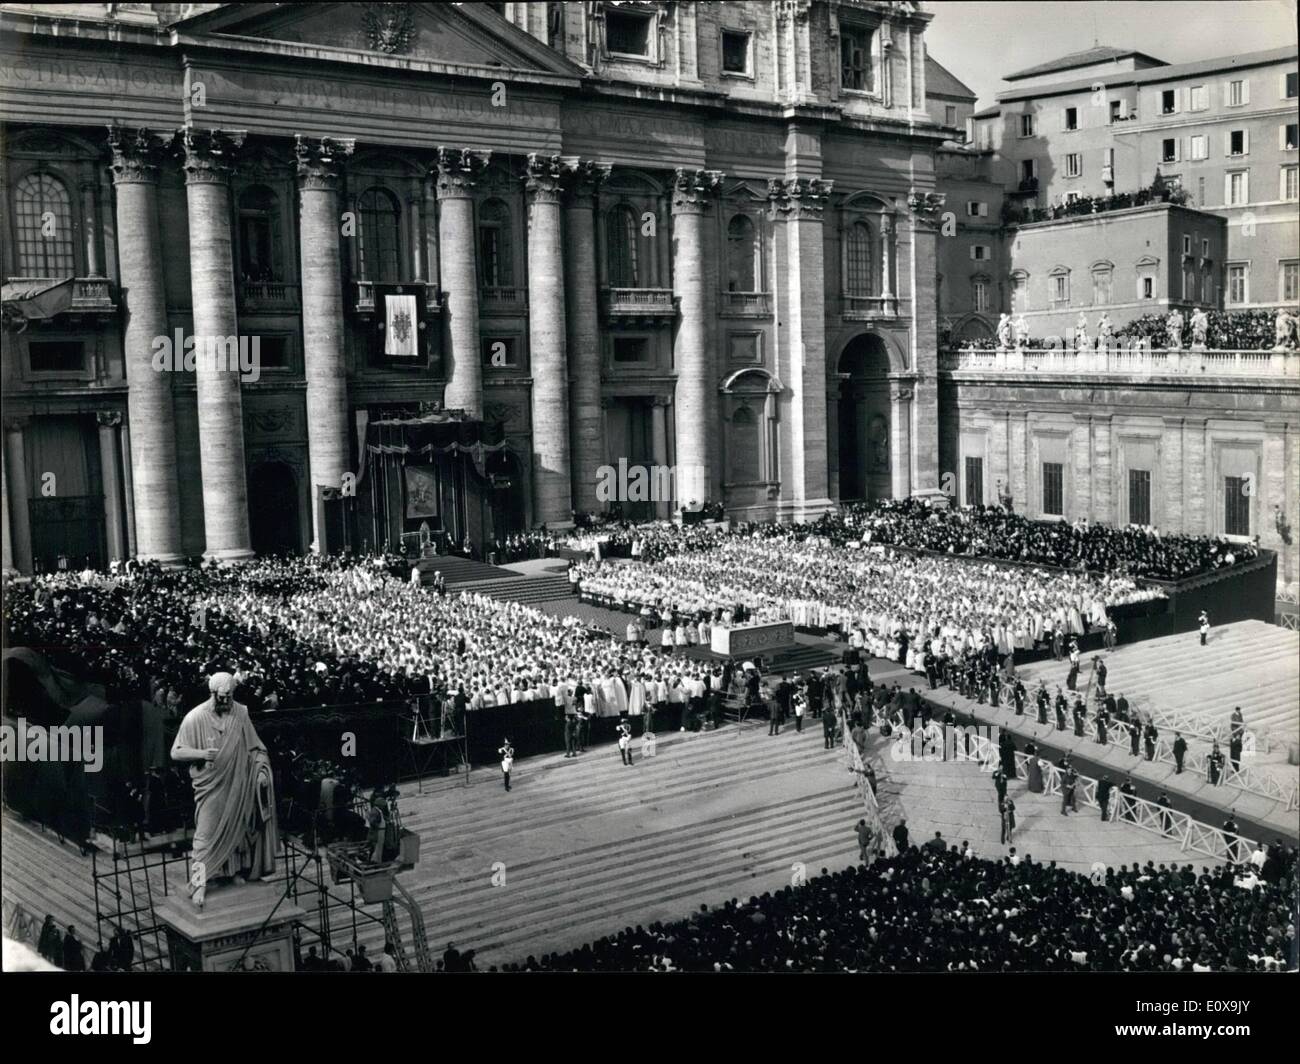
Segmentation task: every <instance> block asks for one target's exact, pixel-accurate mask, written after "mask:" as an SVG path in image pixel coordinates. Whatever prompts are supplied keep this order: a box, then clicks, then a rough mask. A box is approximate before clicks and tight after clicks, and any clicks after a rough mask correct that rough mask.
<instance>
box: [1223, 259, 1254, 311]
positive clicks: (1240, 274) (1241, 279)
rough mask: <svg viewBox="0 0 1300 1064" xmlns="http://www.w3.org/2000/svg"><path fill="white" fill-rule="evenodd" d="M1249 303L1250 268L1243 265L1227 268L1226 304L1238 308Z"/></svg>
mask: <svg viewBox="0 0 1300 1064" xmlns="http://www.w3.org/2000/svg"><path fill="white" fill-rule="evenodd" d="M1249 301H1250V267H1249V266H1248V265H1245V264H1239V265H1236V266H1229V267H1228V302H1229V303H1230V304H1232V305H1233V306H1240V305H1241V304H1243V303H1248V302H1249Z"/></svg>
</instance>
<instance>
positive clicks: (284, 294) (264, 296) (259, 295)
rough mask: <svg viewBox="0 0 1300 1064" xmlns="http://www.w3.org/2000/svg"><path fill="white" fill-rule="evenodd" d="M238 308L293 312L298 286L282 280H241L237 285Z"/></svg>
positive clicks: (257, 310) (296, 308) (295, 309)
mask: <svg viewBox="0 0 1300 1064" xmlns="http://www.w3.org/2000/svg"><path fill="white" fill-rule="evenodd" d="M239 309H240V310H244V311H250V312H253V313H257V312H259V311H261V312H271V313H276V312H284V313H294V312H296V311H297V310H298V286H297V285H296V284H286V283H285V282H283V281H243V282H241V283H240V286H239Z"/></svg>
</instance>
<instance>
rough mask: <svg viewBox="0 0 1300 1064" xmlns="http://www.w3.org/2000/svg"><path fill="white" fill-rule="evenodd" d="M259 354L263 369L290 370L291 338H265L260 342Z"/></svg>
mask: <svg viewBox="0 0 1300 1064" xmlns="http://www.w3.org/2000/svg"><path fill="white" fill-rule="evenodd" d="M257 353H258V357H259V358H260V360H261V363H262V368H263V369H288V368H289V338H288V337H287V336H263V337H262V338H261V339H260V340H259V341H258V348H257Z"/></svg>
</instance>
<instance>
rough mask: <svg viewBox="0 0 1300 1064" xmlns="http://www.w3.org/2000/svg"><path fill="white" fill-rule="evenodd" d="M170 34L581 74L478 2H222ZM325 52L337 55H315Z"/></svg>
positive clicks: (437, 63)
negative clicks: (214, 8)
mask: <svg viewBox="0 0 1300 1064" xmlns="http://www.w3.org/2000/svg"><path fill="white" fill-rule="evenodd" d="M171 29H172V30H173V31H174V32H175V33H178V34H180V35H182V36H183V37H185V38H189V39H191V40H195V41H200V40H201V41H202V42H203V43H204V44H214V43H216V41H219V40H220V38H222V37H233V38H239V39H240V40H241V42H248V41H249V40H250V39H251V40H263V41H267V42H271V43H274V44H276V45H290V46H292V45H301V46H302V50H303V52H304V54H309V55H311V56H312V57H313V58H334V59H339V60H341V61H345V62H346V61H348V60H349V59H353V60H354V61H356V62H361V63H365V62H367V61H373V60H368V59H367V58H363V57H371V56H390V57H392V58H393V59H396V60H412V61H415V62H418V63H421V64H423V63H428V64H431V65H433V66H434V67H435V68H439V67H440V68H445V69H447V70H448V71H449V72H453V73H462V74H470V75H473V74H483V75H491V73H492V72H494V71H497V72H500V73H502V74H504V73H506V72H507V71H522V72H528V73H532V74H540V75H548V74H549V75H555V76H558V77H560V78H579V77H581V76H582V75H583V73H584V71H583V70H582V69H581V68H580V67H578V66H577V65H576V64H574V63H572V62H570V61H569V60H568V59H566V58H565V57H564V56H562V55H560V54H559V53H558V52H556V51H554V50H553V49H551V48H548V47H547V46H546V45H544V44H542V43H541V42H540V41H538V40H537V39H536V38H534V37H532V36H530V35H529V34H527V33H525V32H524V31H523V30H521V29H519V28H518V27H516V26H515V25H513V24H512V23H510V22H508V21H506V20H505V19H504V18H502V17H501V16H500V15H498V14H497V13H496V12H495V11H493V10H492V9H491V8H490V7H488V6H487V5H486V4H464V5H457V4H399V3H368V4H223V5H222V6H221V7H220V8H219V9H218V10H215V11H209V12H207V13H205V14H201V15H196V16H194V17H193V18H189V19H185V20H183V21H181V22H178V23H175V24H174V25H173V26H172V27H171ZM326 49H328V50H330V51H331V52H338V53H340V54H337V55H322V51H323V50H326ZM277 50H282V49H277ZM347 53H352V55H348V54H347Z"/></svg>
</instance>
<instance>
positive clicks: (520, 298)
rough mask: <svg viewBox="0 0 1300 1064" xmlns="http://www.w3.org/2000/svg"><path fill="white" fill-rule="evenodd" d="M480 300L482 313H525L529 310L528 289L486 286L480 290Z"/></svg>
mask: <svg viewBox="0 0 1300 1064" xmlns="http://www.w3.org/2000/svg"><path fill="white" fill-rule="evenodd" d="M478 302H479V312H480V313H482V314H488V315H493V314H525V313H527V311H528V289H527V288H514V287H511V286H506V285H492V286H484V287H482V288H480V289H479V290H478Z"/></svg>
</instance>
